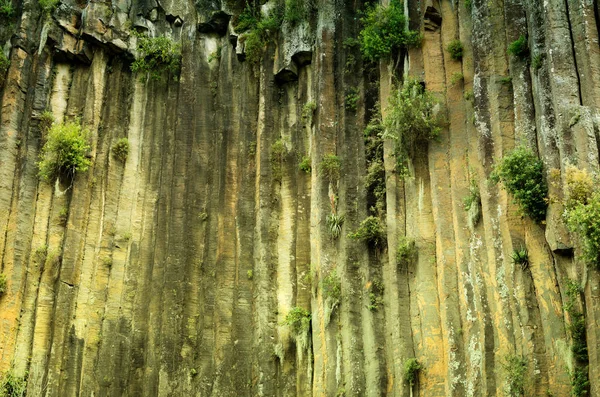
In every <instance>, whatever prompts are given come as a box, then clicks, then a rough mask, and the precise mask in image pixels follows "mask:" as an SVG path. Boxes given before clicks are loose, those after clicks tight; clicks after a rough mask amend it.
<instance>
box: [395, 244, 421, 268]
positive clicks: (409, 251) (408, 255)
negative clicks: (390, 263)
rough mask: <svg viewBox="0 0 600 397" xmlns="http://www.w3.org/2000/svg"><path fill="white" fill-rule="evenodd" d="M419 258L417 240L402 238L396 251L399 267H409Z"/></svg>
mask: <svg viewBox="0 0 600 397" xmlns="http://www.w3.org/2000/svg"><path fill="white" fill-rule="evenodd" d="M416 257H417V246H416V244H415V240H412V239H409V238H407V237H401V238H400V241H399V242H398V250H397V251H396V262H397V264H398V266H402V267H407V266H408V265H409V264H410V263H412V262H413V261H414V260H415V259H416Z"/></svg>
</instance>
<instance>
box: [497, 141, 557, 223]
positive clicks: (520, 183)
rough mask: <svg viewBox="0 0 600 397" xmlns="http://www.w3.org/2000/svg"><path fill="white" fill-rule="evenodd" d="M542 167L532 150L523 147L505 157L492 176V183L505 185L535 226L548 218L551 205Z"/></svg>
mask: <svg viewBox="0 0 600 397" xmlns="http://www.w3.org/2000/svg"><path fill="white" fill-rule="evenodd" d="M543 167H544V165H543V163H542V161H541V160H540V159H538V158H537V157H536V156H535V154H534V153H533V151H532V150H531V149H528V148H526V147H524V146H520V147H518V148H516V149H515V150H513V151H512V152H510V153H508V154H506V155H505V156H504V157H503V158H502V159H501V160H500V161H499V162H498V163H497V164H496V167H495V168H494V171H493V172H492V174H491V180H492V182H494V183H498V182H502V184H503V186H504V188H505V189H506V190H507V191H508V192H509V193H510V194H511V195H512V196H513V198H514V200H515V202H516V203H517V204H518V205H519V207H520V209H521V211H522V212H523V213H524V214H525V215H528V216H529V217H531V218H532V219H533V220H534V221H536V222H541V221H543V220H544V219H545V218H546V207H547V205H548V200H547V194H548V187H547V185H546V181H545V179H544V173H543Z"/></svg>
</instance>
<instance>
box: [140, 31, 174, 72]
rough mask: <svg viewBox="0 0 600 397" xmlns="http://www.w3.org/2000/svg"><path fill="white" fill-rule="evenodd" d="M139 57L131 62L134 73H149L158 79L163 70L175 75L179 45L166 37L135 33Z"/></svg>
mask: <svg viewBox="0 0 600 397" xmlns="http://www.w3.org/2000/svg"><path fill="white" fill-rule="evenodd" d="M137 37H138V48H137V49H138V51H139V54H140V56H139V58H138V59H136V60H135V62H133V63H132V64H131V71H132V72H134V73H150V77H151V78H152V79H153V80H160V79H161V77H162V76H163V74H164V73H165V72H168V73H173V74H175V75H177V74H178V73H179V69H180V67H181V46H180V45H179V44H176V43H174V42H173V41H172V40H171V39H169V38H168V37H164V36H160V37H147V36H144V35H142V34H137Z"/></svg>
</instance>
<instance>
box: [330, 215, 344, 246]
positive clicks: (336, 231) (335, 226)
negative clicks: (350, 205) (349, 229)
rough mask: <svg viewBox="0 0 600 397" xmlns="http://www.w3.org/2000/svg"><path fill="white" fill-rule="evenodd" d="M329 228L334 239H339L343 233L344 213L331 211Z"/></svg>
mask: <svg viewBox="0 0 600 397" xmlns="http://www.w3.org/2000/svg"><path fill="white" fill-rule="evenodd" d="M326 222H327V230H329V235H330V236H331V238H332V239H334V240H335V239H337V238H338V237H340V234H342V225H343V223H344V215H338V214H335V213H331V214H329V215H327V218H326Z"/></svg>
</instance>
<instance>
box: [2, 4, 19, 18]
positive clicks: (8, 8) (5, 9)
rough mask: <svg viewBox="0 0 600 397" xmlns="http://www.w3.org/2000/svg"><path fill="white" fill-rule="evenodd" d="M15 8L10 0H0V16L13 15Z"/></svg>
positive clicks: (7, 16)
mask: <svg viewBox="0 0 600 397" xmlns="http://www.w3.org/2000/svg"><path fill="white" fill-rule="evenodd" d="M14 12H15V9H14V8H13V5H12V1H11V0H0V18H2V17H4V18H10V17H12V16H13V14H14Z"/></svg>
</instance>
